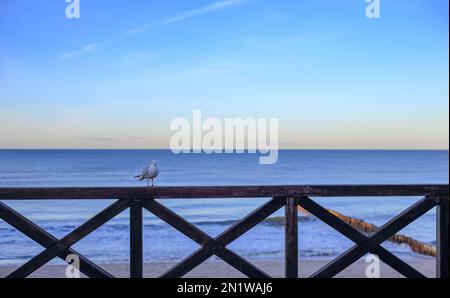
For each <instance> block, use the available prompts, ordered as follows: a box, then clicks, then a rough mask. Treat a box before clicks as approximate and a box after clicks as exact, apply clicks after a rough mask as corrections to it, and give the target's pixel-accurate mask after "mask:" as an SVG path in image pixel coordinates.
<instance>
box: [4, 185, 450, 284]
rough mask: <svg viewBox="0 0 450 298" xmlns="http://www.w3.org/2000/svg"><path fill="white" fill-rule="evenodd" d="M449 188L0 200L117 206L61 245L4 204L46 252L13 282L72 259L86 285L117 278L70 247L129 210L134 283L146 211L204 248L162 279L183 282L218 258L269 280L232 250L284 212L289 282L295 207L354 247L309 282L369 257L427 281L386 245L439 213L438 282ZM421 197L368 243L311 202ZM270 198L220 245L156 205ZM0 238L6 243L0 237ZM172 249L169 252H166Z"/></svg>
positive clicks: (294, 260)
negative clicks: (319, 199) (95, 202)
mask: <svg viewBox="0 0 450 298" xmlns="http://www.w3.org/2000/svg"><path fill="white" fill-rule="evenodd" d="M448 190H449V188H448V185H316V186H314V185H308V186H236V187H223V186H220V187H155V188H133V187H118V188H0V200H62V199H64V200H78V199H116V201H115V202H114V203H113V204H112V205H110V206H109V207H107V208H106V209H104V210H103V211H101V212H100V213H98V214H97V215H95V216H94V217H92V218H91V219H89V220H88V221H86V222H85V223H84V224H82V225H80V226H79V227H78V228H76V229H75V230H73V231H72V232H70V233H69V234H67V235H66V236H65V237H63V238H61V239H57V238H55V237H54V236H52V235H51V234H49V233H48V232H46V231H45V230H43V229H42V228H41V227H39V226H38V225H36V224H35V223H33V222H31V221H30V220H29V219H27V218H25V217H24V216H22V215H21V214H20V213H18V212H17V211H15V210H13V209H12V208H10V207H9V206H7V205H6V204H4V203H3V202H0V218H1V219H3V220H4V221H5V222H7V223H8V224H10V225H11V226H13V227H14V228H16V229H17V230H19V231H20V232H22V233H23V234H25V235H26V236H28V237H29V238H31V239H32V240H34V241H35V242H37V243H39V244H40V245H42V246H43V247H44V248H45V250H44V251H42V252H41V253H39V254H38V255H37V256H35V257H34V258H32V259H31V260H29V261H28V262H26V263H25V264H23V265H22V266H20V267H19V268H18V269H16V270H15V271H14V272H12V273H11V274H10V275H8V277H12V278H19V277H27V276H28V275H30V274H31V273H33V272H34V271H36V270H37V269H39V268H40V267H42V266H44V265H45V264H46V263H48V262H49V261H50V260H52V259H53V258H56V257H59V258H62V259H63V260H64V259H65V258H66V256H67V255H69V254H77V255H78V256H79V258H80V271H81V272H83V273H84V274H85V275H87V276H89V277H113V276H112V275H111V274H110V273H108V272H106V271H105V270H104V269H102V268H100V267H99V266H97V265H96V264H94V263H93V262H91V261H90V260H89V259H88V258H86V257H85V256H83V255H81V254H80V253H78V252H76V251H75V250H73V249H72V248H71V247H72V246H73V245H74V244H75V243H77V242H78V241H80V240H81V239H83V238H84V237H86V236H87V235H89V234H90V233H91V232H93V231H95V230H96V229H98V228H99V227H100V226H102V225H103V224H104V223H106V222H107V221H109V220H110V219H112V218H113V217H115V216H116V215H118V214H119V213H121V212H122V211H124V210H126V209H128V208H130V276H131V277H133V278H140V277H142V276H143V270H142V268H143V267H142V266H143V253H142V251H143V247H142V245H143V241H142V209H143V208H144V209H146V210H148V211H150V212H151V213H152V214H154V215H155V216H157V217H158V218H160V219H161V220H163V221H164V222H166V223H168V224H169V225H171V226H172V227H174V228H175V229H176V230H178V231H180V232H181V233H183V234H184V235H186V236H187V237H189V238H190V239H192V240H193V241H195V242H196V243H198V244H199V245H200V246H201V248H199V249H198V250H196V251H195V252H193V253H192V254H191V255H190V256H188V257H187V258H185V259H183V260H182V261H181V262H179V263H178V264H177V265H175V266H174V267H173V268H171V269H170V270H168V271H167V272H166V273H164V274H162V275H161V276H160V277H182V276H183V275H185V274H186V273H188V272H189V271H191V270H192V269H194V268H195V267H197V266H198V265H199V264H201V263H202V262H204V261H206V260H207V259H208V258H209V257H211V256H213V255H216V256H218V257H219V258H220V259H222V260H223V261H225V262H227V263H228V264H230V265H231V266H232V267H234V268H236V269H237V270H239V271H240V272H242V273H243V274H245V275H246V276H248V277H254V278H257V277H258V278H268V277H270V276H269V275H268V274H267V273H265V272H264V271H262V270H261V269H259V268H257V267H256V266H254V265H253V264H251V263H250V262H248V261H247V260H245V259H243V258H242V257H241V256H239V255H237V254H236V253H234V252H233V251H231V250H229V249H228V248H227V246H228V245H229V244H230V243H231V242H233V241H234V240H236V239H237V238H239V237H240V236H242V235H243V234H244V233H246V232H247V231H249V230H250V229H252V228H253V227H254V226H256V225H257V224H258V223H260V222H261V221H263V220H264V219H266V218H267V217H268V216H270V215H271V214H273V213H274V212H276V211H277V210H279V209H280V208H282V207H284V209H285V220H286V224H285V236H286V237H285V276H286V277H289V278H296V277H298V228H297V227H298V214H297V210H298V206H301V207H302V208H304V209H305V210H307V211H308V212H310V213H311V214H312V215H314V216H316V217H317V218H319V219H320V220H322V221H324V222H325V223H326V224H328V225H329V226H331V227H332V228H333V229H335V230H336V231H338V232H339V233H341V234H343V235H344V236H346V237H347V238H349V239H350V240H352V241H353V242H354V243H355V244H354V246H352V247H351V248H350V249H348V250H347V251H345V252H344V253H342V254H341V255H340V256H338V257H337V258H336V259H335V260H333V261H332V262H330V263H329V264H328V265H326V266H325V267H324V268H321V269H320V270H318V271H317V272H316V273H314V274H313V275H312V276H311V277H315V278H325V277H333V276H335V275H336V274H338V273H339V272H341V271H342V270H344V269H345V268H347V267H348V266H350V265H351V264H352V263H354V262H355V261H357V260H358V259H359V258H361V257H362V256H364V255H365V254H367V253H373V254H376V255H378V257H379V258H380V259H381V260H382V261H384V262H385V263H386V264H387V265H389V266H390V267H392V268H393V269H395V270H397V271H398V272H399V273H401V274H402V275H404V276H405V277H412V278H423V277H425V276H424V275H423V274H422V273H420V272H418V271H417V270H416V269H414V268H413V267H411V266H410V265H409V264H407V263H406V262H405V261H403V260H401V259H400V258H398V257H397V256H395V255H393V254H392V253H390V252H389V251H387V250H386V249H385V248H383V247H382V246H381V244H382V243H383V242H384V241H385V240H387V239H388V238H390V237H391V236H393V235H395V234H396V233H397V232H398V231H400V230H401V229H403V228H404V227H406V226H407V225H409V224H410V223H411V222H413V221H414V220H416V219H417V218H419V217H421V216H422V215H423V214H425V213H426V212H428V211H429V210H430V209H432V208H433V207H437V212H436V218H437V233H436V239H437V259H436V265H437V268H436V273H437V277H440V278H448V277H449V267H450V265H449V192H448ZM343 196H345V197H361V196H383V197H390V196H396V197H397V196H420V197H423V198H422V199H421V200H419V201H418V202H417V203H415V204H414V205H412V206H411V207H409V208H408V209H406V210H405V211H403V212H402V213H400V214H399V215H397V216H395V217H394V218H393V219H392V220H390V221H389V222H387V223H386V224H385V225H383V226H382V227H380V228H379V229H378V230H377V231H376V232H374V233H372V234H370V235H365V234H363V233H361V232H359V231H357V230H355V229H354V228H352V227H351V226H349V225H348V224H347V223H345V222H344V221H342V220H340V219H339V218H337V217H336V216H335V215H333V214H332V213H330V212H329V211H328V210H326V209H325V208H323V207H322V206H320V205H319V204H317V203H316V202H315V201H313V200H312V199H311V198H312V197H343ZM266 197H267V198H271V200H270V201H269V202H268V203H266V204H264V205H262V206H261V207H259V208H258V209H256V210H255V211H253V212H252V213H250V214H249V215H247V216H246V217H244V218H243V219H242V220H240V221H238V222H237V223H235V224H234V225H232V226H231V227H230V228H229V229H227V230H226V231H224V232H223V233H221V234H220V235H218V236H217V237H215V238H212V237H210V236H209V235H208V234H206V233H205V232H203V231H201V230H200V229H198V228H197V227H196V226H195V225H193V224H191V223H189V222H188V221H187V220H185V219H184V218H182V217H181V216H179V215H178V214H176V213H174V212H173V211H172V210H170V209H168V208H167V207H165V206H164V205H162V204H160V203H159V202H157V201H156V200H155V199H176V198H178V199H179V198H185V199H189V198H205V199H207V198H266ZM0 237H1V235H0ZM168 245H170V244H168Z"/></svg>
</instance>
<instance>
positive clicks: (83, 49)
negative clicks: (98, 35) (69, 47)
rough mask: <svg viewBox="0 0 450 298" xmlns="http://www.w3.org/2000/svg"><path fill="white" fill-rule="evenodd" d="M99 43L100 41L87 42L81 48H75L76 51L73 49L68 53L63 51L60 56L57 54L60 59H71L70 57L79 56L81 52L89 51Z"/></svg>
mask: <svg viewBox="0 0 450 298" xmlns="http://www.w3.org/2000/svg"><path fill="white" fill-rule="evenodd" d="M100 45H101V43H91V44H88V45H86V46H84V47H82V48H81V49H79V50H77V51H73V52H68V53H64V54H62V55H61V56H59V57H60V58H61V59H64V60H65V59H71V58H77V57H80V56H81V55H83V54H86V53H89V52H91V51H93V50H95V49H97V48H98V47H99V46H100Z"/></svg>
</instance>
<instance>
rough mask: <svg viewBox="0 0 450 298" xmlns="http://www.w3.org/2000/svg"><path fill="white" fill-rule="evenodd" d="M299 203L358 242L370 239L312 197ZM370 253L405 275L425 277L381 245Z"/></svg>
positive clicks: (301, 199) (302, 199)
mask: <svg viewBox="0 0 450 298" xmlns="http://www.w3.org/2000/svg"><path fill="white" fill-rule="evenodd" d="M298 203H299V205H300V206H301V207H303V208H304V209H305V210H306V211H308V212H309V213H311V214H312V215H314V216H316V217H317V218H318V219H320V220H321V221H323V222H324V223H326V224H327V225H329V226H330V227H332V228H333V229H335V230H336V231H338V232H339V233H341V234H342V235H344V236H346V237H347V238H349V239H350V240H352V241H353V242H355V243H356V244H360V243H362V242H364V241H365V240H367V239H368V237H367V236H366V235H364V234H363V233H361V232H359V231H358V230H356V229H354V228H353V227H351V226H350V225H348V224H347V223H346V222H344V221H342V220H341V219H339V218H338V217H336V216H335V215H334V214H332V213H331V212H329V211H328V210H327V209H325V208H324V207H322V206H320V205H319V204H317V203H316V202H314V201H313V200H311V199H310V198H308V197H302V198H300V199H299V201H298ZM370 253H372V254H375V255H377V256H378V257H379V258H380V259H381V260H382V261H383V262H385V263H386V264H387V265H389V266H390V267H392V268H393V269H395V270H397V271H398V272H399V273H401V274H403V275H404V276H405V277H408V278H425V276H424V275H423V274H422V273H420V272H419V271H417V270H416V269H414V268H413V267H411V266H410V265H408V264H407V263H405V262H404V261H403V260H402V259H400V258H398V257H397V256H395V255H393V254H392V253H390V252H389V251H387V250H386V249H385V248H384V247H382V246H380V245H377V246H375V247H374V248H373V249H372V250H370Z"/></svg>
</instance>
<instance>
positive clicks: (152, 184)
mask: <svg viewBox="0 0 450 298" xmlns="http://www.w3.org/2000/svg"><path fill="white" fill-rule="evenodd" d="M152 187H153V178H152Z"/></svg>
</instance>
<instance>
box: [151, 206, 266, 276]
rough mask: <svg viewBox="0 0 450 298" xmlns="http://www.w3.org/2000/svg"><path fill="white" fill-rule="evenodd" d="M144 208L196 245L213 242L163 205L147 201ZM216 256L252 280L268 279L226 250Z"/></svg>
mask: <svg viewBox="0 0 450 298" xmlns="http://www.w3.org/2000/svg"><path fill="white" fill-rule="evenodd" d="M144 208H145V209H147V210H148V211H149V212H151V213H152V214H154V215H155V216H157V217H158V218H159V219H161V220H162V221H164V222H166V223H167V224H169V225H170V226H172V227H173V228H175V229H176V230H178V231H179V232H181V233H182V234H184V235H185V236H187V237H188V238H190V239H191V240H193V241H195V242H197V243H198V244H200V245H202V246H205V245H207V244H208V243H210V242H212V241H214V240H213V238H211V237H210V236H209V235H208V234H206V233H204V232H203V231H202V230H200V229H199V228H197V227H196V226H194V225H193V224H191V223H190V222H188V221H187V220H185V219H184V218H182V217H181V216H179V215H178V214H176V213H175V212H173V211H172V210H170V209H168V208H167V207H165V206H164V205H162V204H160V203H158V202H156V201H154V200H148V201H145V202H144ZM216 255H217V256H218V257H219V258H221V259H222V260H223V261H225V262H227V263H228V264H229V265H231V266H233V267H234V268H235V269H237V270H239V271H240V272H242V273H243V274H245V275H246V276H248V277H252V278H268V277H270V276H269V275H267V274H266V273H265V272H264V271H262V270H260V269H258V268H257V267H255V266H254V265H252V264H251V263H249V262H248V261H246V260H245V259H243V258H242V257H240V256H239V255H237V254H236V253H234V252H232V251H230V250H229V249H227V248H224V249H223V250H220V251H218V252H216Z"/></svg>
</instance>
